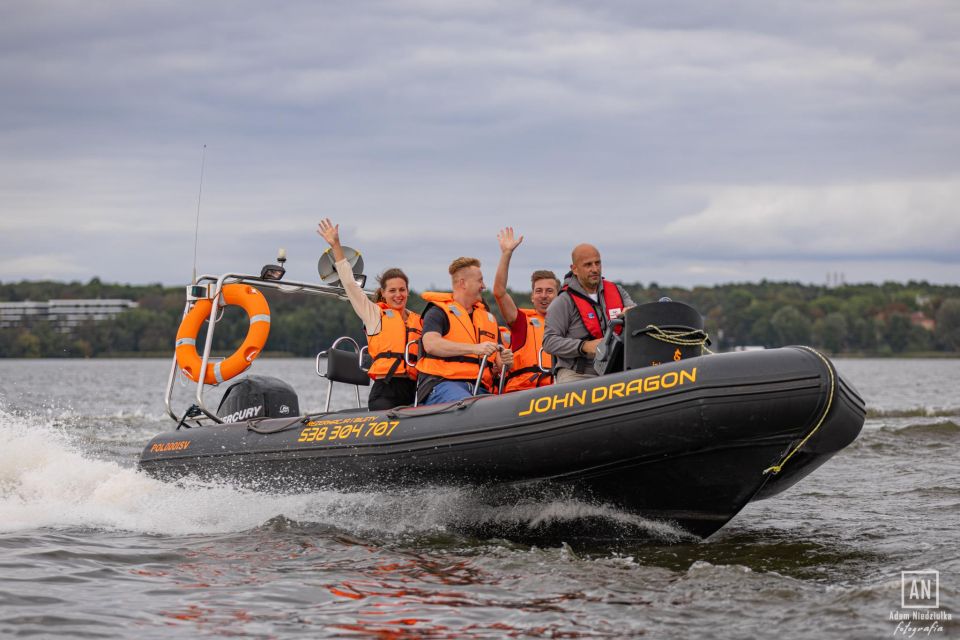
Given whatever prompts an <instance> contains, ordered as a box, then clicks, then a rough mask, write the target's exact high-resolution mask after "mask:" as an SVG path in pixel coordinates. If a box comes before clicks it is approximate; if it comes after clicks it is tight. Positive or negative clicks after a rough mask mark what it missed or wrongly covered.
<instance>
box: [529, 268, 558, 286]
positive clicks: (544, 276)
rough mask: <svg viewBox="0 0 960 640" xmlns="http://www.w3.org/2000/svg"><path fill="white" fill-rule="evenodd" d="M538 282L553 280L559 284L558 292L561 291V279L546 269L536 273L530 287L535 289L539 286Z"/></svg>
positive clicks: (531, 278) (532, 276)
mask: <svg viewBox="0 0 960 640" xmlns="http://www.w3.org/2000/svg"><path fill="white" fill-rule="evenodd" d="M537 280H553V281H554V282H556V283H557V290H559V289H560V278H558V277H557V274H555V273H554V272H553V271H547V270H546V269H539V270H537V271H534V272H533V274H532V275H531V276H530V286H531V287H533V286H534V285H536V284H537Z"/></svg>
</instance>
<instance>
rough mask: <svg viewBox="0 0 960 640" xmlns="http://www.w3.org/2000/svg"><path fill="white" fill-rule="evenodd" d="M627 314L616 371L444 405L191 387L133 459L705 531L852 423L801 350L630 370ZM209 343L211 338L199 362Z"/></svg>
mask: <svg viewBox="0 0 960 640" xmlns="http://www.w3.org/2000/svg"><path fill="white" fill-rule="evenodd" d="M231 278H232V279H233V280H234V281H236V280H239V279H240V277H237V276H231V277H226V276H221V277H220V279H219V280H218V283H217V286H219V287H222V286H223V283H224V282H230V281H231ZM243 278H244V280H243V281H244V282H251V281H259V279H257V278H254V277H251V276H245V277H243ZM260 284H261V285H265V284H266V285H269V283H264V282H262V281H261V282H260ZM211 290H215V288H214V287H213V286H211ZM335 293H336V292H335V291H334V294H335ZM190 306H191V305H190V304H189V302H188V308H189V307H190ZM662 308H665V307H661V309H662ZM688 309H689V307H688ZM635 311H636V310H635ZM213 315H214V316H215V315H216V314H213ZM630 318H631V316H629V315H628V317H627V327H626V329H627V330H625V331H624V332H623V336H624V338H623V341H624V342H625V345H623V346H622V347H621V349H622V351H621V354H623V353H625V354H626V357H625V362H620V363H617V365H616V366H615V367H614V368H619V369H623V370H620V371H616V372H614V373H608V374H607V375H603V376H601V377H598V378H595V379H592V380H589V381H583V382H577V383H570V384H565V385H554V386H549V387H544V388H540V389H535V390H529V391H521V392H516V393H511V394H506V395H500V396H475V397H473V398H469V399H467V400H465V401H462V402H458V403H452V404H446V405H434V406H421V407H406V408H399V409H394V410H390V411H368V410H364V409H350V410H345V411H336V412H330V411H324V412H321V413H312V414H309V415H304V416H297V415H296V414H298V413H299V409H298V407H297V406H296V396H295V395H294V396H292V397H291V398H285V397H284V396H283V393H284V385H283V383H282V382H279V384H277V385H274V387H273V388H272V389H271V388H267V387H263V385H265V384H267V381H263V380H259V381H258V380H257V379H256V378H252V384H251V383H249V382H246V383H245V384H247V385H248V387H249V388H248V389H247V393H246V396H249V395H250V392H251V391H257V388H258V383H259V386H260V387H263V388H261V389H260V390H261V391H262V392H263V393H262V394H261V396H260V398H259V404H256V403H252V402H251V403H248V406H244V405H243V404H242V403H241V404H240V405H236V404H234V405H230V404H229V402H227V400H226V398H225V403H226V404H227V405H228V406H227V407H226V409H224V408H223V407H221V411H220V412H218V413H220V414H221V416H217V415H215V414H214V412H212V411H209V410H206V409H204V408H203V407H202V384H201V383H199V382H198V393H197V397H198V400H199V401H200V402H199V403H198V405H199V406H198V405H195V406H194V407H191V411H192V414H191V411H188V412H187V413H186V414H184V416H183V417H182V418H180V420H179V423H180V424H179V425H178V428H177V430H171V431H170V432H168V433H163V434H160V435H158V436H157V437H155V438H154V439H153V440H151V441H150V442H149V443H148V444H147V446H146V448H145V449H144V451H143V453H142V456H141V459H140V467H141V469H143V470H144V471H146V472H147V473H149V474H151V475H153V476H156V477H159V478H164V479H180V478H186V477H197V478H201V479H224V478H226V479H229V480H230V481H232V482H239V483H242V484H244V485H248V486H252V487H256V488H267V489H271V490H276V489H281V490H310V489H315V488H323V487H330V488H352V489H363V488H375V489H377V490H383V489H385V488H399V487H410V486H416V487H424V486H428V487H429V486H438V487H448V486H467V487H481V488H486V489H489V490H490V491H489V492H488V494H487V495H489V496H492V497H491V498H490V499H491V500H494V501H496V500H497V499H498V498H497V496H502V498H501V499H503V500H509V499H515V496H516V495H517V492H533V493H539V494H541V495H550V494H553V493H555V494H558V495H563V496H566V497H573V498H576V499H578V500H583V501H587V502H590V503H594V504H602V505H610V506H613V507H616V508H618V509H622V510H625V511H628V512H630V513H634V514H638V515H641V516H643V517H645V518H651V519H656V520H661V521H666V522H670V523H674V524H676V525H678V526H679V527H681V528H683V529H685V530H687V531H689V532H691V533H693V534H695V535H697V536H704V537H705V536H708V535H710V534H712V533H713V532H715V531H717V530H718V529H719V528H720V527H722V526H723V525H724V524H725V523H727V522H728V521H729V520H730V519H731V518H733V517H734V516H735V515H736V514H737V512H739V511H740V510H741V509H742V508H743V507H744V506H745V505H746V504H747V503H748V502H750V501H751V500H757V499H761V498H767V497H770V496H773V495H775V494H777V493H780V492H781V491H783V490H785V489H787V488H788V487H790V486H792V485H793V484H794V483H796V482H797V481H799V480H800V479H802V478H803V477H805V476H806V475H808V474H809V473H811V472H812V471H813V470H815V469H816V468H817V467H819V466H820V465H821V464H823V463H824V462H826V461H827V460H828V459H829V458H830V457H831V456H832V455H833V454H835V453H836V452H838V451H840V450H841V449H842V448H843V447H845V446H846V445H848V444H849V443H850V442H852V441H853V440H854V439H855V438H856V436H857V434H858V433H859V432H860V429H861V427H862V425H863V421H864V414H865V408H864V403H863V401H862V399H861V398H860V397H859V396H858V395H857V393H856V391H855V390H854V389H853V388H852V387H851V386H850V385H849V384H847V383H846V382H845V381H844V380H843V379H842V378H841V377H840V376H839V375H838V374H837V371H836V370H835V368H834V366H833V365H832V364H831V363H830V362H829V360H828V359H827V358H826V357H824V356H823V355H821V354H820V353H818V352H817V351H814V350H813V349H809V348H806V347H786V348H781V349H771V350H761V351H746V352H736V353H724V354H715V355H704V356H693V357H689V356H688V355H686V354H685V357H682V358H681V359H679V360H672V359H671V360H669V361H667V362H666V363H664V364H655V365H652V366H640V367H637V366H635V365H636V364H637V361H636V357H633V362H632V363H631V354H634V355H635V354H636V353H637V351H636V349H633V348H632V346H631V341H633V340H639V339H640V337H642V334H643V333H644V332H643V331H642V330H639V329H634V330H631V327H630ZM212 327H213V324H212V322H211V328H210V333H212ZM672 348H673V347H671V349H672ZM684 350H686V349H684ZM208 351H209V342H208V350H207V352H205V354H204V358H203V365H204V366H206V365H207V359H208V355H209V353H208ZM680 352H681V349H679V348H678V349H677V350H676V353H677V355H678V356H679V355H680ZM698 352H699V350H698ZM331 353H332V352H331ZM318 362H319V357H318ZM643 364H647V363H643ZM176 370H177V365H176V363H175V364H174V368H173V370H172V371H171V382H172V380H173V377H174V376H175V375H176ZM607 370H608V371H609V368H608V369H607ZM231 391H233V390H232V389H231ZM278 394H279V395H278ZM230 395H231V394H230V393H229V392H228V394H227V396H230ZM233 395H234V397H235V398H236V397H241V396H243V395H244V394H240V393H239V392H238V393H235V394H233ZM265 406H267V407H271V406H272V407H273V408H272V409H267V410H264V409H263V407H265ZM168 407H169V392H168ZM238 407H239V408H238ZM284 411H286V414H284ZM171 415H172V416H174V417H178V416H177V415H176V414H174V413H173V412H171ZM265 415H272V416H275V417H264V416H265ZM223 416H226V417H228V418H230V419H234V420H235V421H233V422H225V421H223ZM204 420H206V423H205V422H204ZM210 421H213V422H215V424H209V422H210ZM191 424H192V425H193V426H192V428H180V427H181V426H190V425H191Z"/></svg>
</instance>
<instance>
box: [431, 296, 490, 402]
mask: <svg viewBox="0 0 960 640" xmlns="http://www.w3.org/2000/svg"><path fill="white" fill-rule="evenodd" d="M420 297H421V298H423V299H424V300H426V301H427V303H428V304H427V309H429V308H430V306H431V305H433V306H435V307H438V308H439V309H442V310H443V312H444V313H446V314H447V320H448V321H449V323H450V330H449V331H447V333H446V334H444V335H443V336H442V337H443V338H445V339H447V340H451V341H453V342H461V343H463V344H480V343H481V342H494V343H496V342H498V340H497V336H498V335H499V331H498V329H497V321H496V319H495V318H494V317H493V314H492V313H490V312H489V311H488V310H487V307H486V305H484V304H483V302H477V303H476V304H475V305H473V309H471V310H470V312H469V313H468V312H467V310H466V309H464V308H463V307H462V306H461V305H460V304H459V303H457V302H455V301H454V299H453V295H452V294H450V293H446V292H444V293H439V292H436V291H426V292H424V293H422V294H421V296H420ZM424 314H426V309H425V310H424ZM481 360H482V358H481V356H475V355H470V356H449V357H440V356H434V355H431V354H430V353H428V352H427V350H426V349H424V348H423V343H422V340H421V346H420V359H419V360H418V361H417V370H418V371H420V373H424V374H429V375H433V376H439V377H441V378H446V379H447V380H468V381H472V380H476V379H477V373H478V371H479V370H480V361H481ZM488 363H489V359H488ZM481 382H482V383H483V385H484V386H486V388H487V389H488V390H493V373H492V372H491V368H490V367H487V368H486V369H485V370H484V372H483V379H482V380H481Z"/></svg>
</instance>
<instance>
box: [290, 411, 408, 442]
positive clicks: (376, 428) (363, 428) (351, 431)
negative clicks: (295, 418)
mask: <svg viewBox="0 0 960 640" xmlns="http://www.w3.org/2000/svg"><path fill="white" fill-rule="evenodd" d="M374 419H375V417H374ZM308 424H310V423H308ZM398 424H400V421H399V420H389V421H387V420H381V421H379V422H365V421H358V422H348V423H344V424H335V425H330V426H323V427H313V426H308V427H305V428H304V429H302V430H301V431H300V437H299V438H297V442H324V441H325V442H333V441H335V440H355V439H357V438H360V437H364V438H370V437H373V438H388V437H390V434H391V433H393V430H394V429H396V428H397V425H398Z"/></svg>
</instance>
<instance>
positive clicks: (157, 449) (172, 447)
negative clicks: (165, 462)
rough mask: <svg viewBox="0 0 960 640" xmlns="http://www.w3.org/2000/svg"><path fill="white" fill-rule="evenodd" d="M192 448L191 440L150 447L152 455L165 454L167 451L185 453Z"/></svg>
mask: <svg viewBox="0 0 960 640" xmlns="http://www.w3.org/2000/svg"><path fill="white" fill-rule="evenodd" d="M189 446H190V441H189V440H177V441H176V442H164V443H163V444H152V445H150V451H151V452H152V453H164V452H166V451H183V450H184V449H186V448H187V447H189Z"/></svg>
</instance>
